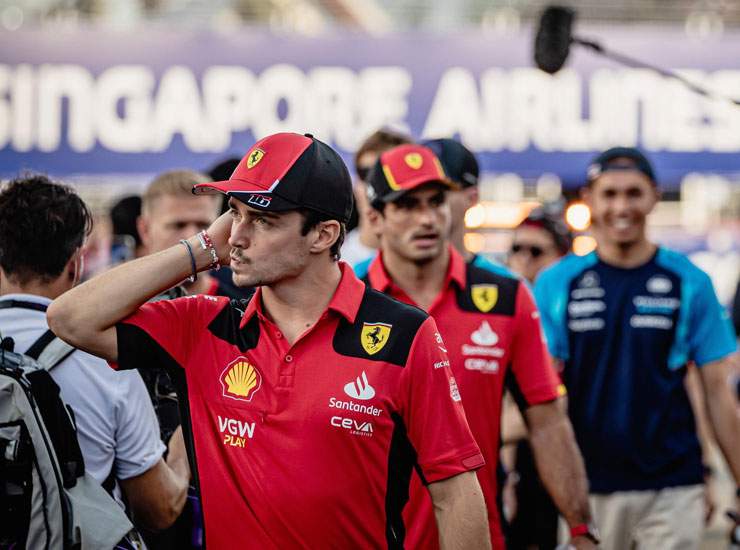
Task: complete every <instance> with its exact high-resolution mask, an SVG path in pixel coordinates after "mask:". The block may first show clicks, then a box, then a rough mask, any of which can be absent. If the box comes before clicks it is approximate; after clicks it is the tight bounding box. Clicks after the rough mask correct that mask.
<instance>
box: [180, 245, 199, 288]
mask: <svg viewBox="0 0 740 550" xmlns="http://www.w3.org/2000/svg"><path fill="white" fill-rule="evenodd" d="M180 244H184V245H185V248H186V249H187V251H188V254H189V255H190V268H191V269H192V270H193V274H192V275H191V276H190V277H188V278H187V281H188V282H189V283H194V282H195V281H197V280H198V270H197V269H195V255H194V254H193V249H192V248H191V246H190V243H189V242H188V241H186V240H185V239H180Z"/></svg>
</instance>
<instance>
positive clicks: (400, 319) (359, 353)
mask: <svg viewBox="0 0 740 550" xmlns="http://www.w3.org/2000/svg"><path fill="white" fill-rule="evenodd" d="M427 317H429V316H428V315H427V314H426V313H424V312H423V311H422V310H420V309H419V308H417V307H414V306H410V305H407V304H403V303H401V302H399V301H397V300H394V299H393V298H391V297H389V296H386V295H385V294H383V293H382V292H378V291H377V290H373V289H371V288H370V287H369V286H368V287H365V295H364V296H363V298H362V303H361V304H360V309H359V310H358V312H357V317H356V318H355V322H354V323H349V322H348V321H347V320H346V319H345V318H344V317H342V318H341V319H340V320H339V325H338V326H337V331H336V332H335V333H334V341H333V342H332V344H333V346H334V351H335V352H337V353H338V354H339V355H346V356H348V357H360V358H361V359H368V360H370V361H384V362H387V363H393V364H394V365H398V366H399V367H403V366H405V365H406V361H407V359H408V357H409V351H411V344H413V342H414V338H415V337H416V333H417V332H418V331H419V327H421V325H422V323H424V321H426V319H427ZM363 329H364V330H363ZM371 352H372V353H371Z"/></svg>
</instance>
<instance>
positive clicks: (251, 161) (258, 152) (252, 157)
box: [247, 148, 265, 169]
mask: <svg viewBox="0 0 740 550" xmlns="http://www.w3.org/2000/svg"><path fill="white" fill-rule="evenodd" d="M264 156H265V152H264V151H263V150H262V149H259V148H257V149H255V150H254V151H252V152H251V153H249V157H248V158H247V169H250V168H254V167H255V166H257V165H258V164H259V163H260V161H261V160H262V158H263V157H264Z"/></svg>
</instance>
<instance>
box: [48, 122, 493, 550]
mask: <svg viewBox="0 0 740 550" xmlns="http://www.w3.org/2000/svg"><path fill="white" fill-rule="evenodd" d="M196 191H197V192H213V191H217V192H222V193H225V194H227V195H228V196H229V207H230V210H229V212H228V213H226V214H225V215H223V216H221V217H220V218H219V219H218V220H216V221H215V222H214V223H213V224H212V225H211V226H210V227H209V228H208V230H206V231H203V232H201V233H199V234H197V235H194V236H192V237H190V238H189V239H184V240H183V241H181V243H180V244H178V245H176V246H173V247H171V248H169V249H167V250H164V251H162V252H159V253H156V254H153V255H151V256H147V257H144V258H141V259H138V260H135V261H133V262H130V263H128V264H124V265H122V266H120V267H118V268H116V269H113V270H111V271H108V272H106V273H104V274H102V275H100V276H99V277H96V278H94V279H91V280H90V281H88V282H87V283H85V284H83V285H82V286H81V287H79V289H80V290H79V291H74V292H69V293H67V294H65V295H63V296H61V297H60V298H59V299H58V300H57V301H55V302H54V303H53V304H52V306H51V307H50V308H49V312H48V318H49V322H50V325H51V327H52V328H53V329H54V331H55V332H56V333H57V334H58V335H59V336H60V337H62V338H63V339H65V340H67V341H69V342H73V343H74V345H76V346H78V347H80V348H82V349H85V350H87V351H89V352H91V353H94V354H96V355H99V356H101V357H103V358H105V359H107V360H108V361H109V362H110V363H111V364H112V366H114V368H119V369H125V368H132V367H141V366H143V365H154V364H160V365H165V366H166V368H167V369H168V370H169V371H170V373H171V375H173V376H176V377H178V378H179V379H180V380H182V381H183V382H184V383H185V385H186V386H187V396H186V397H187V406H188V410H189V412H190V422H191V424H192V433H191V435H190V437H189V438H188V439H189V444H190V450H191V453H190V454H191V459H192V460H193V461H194V467H193V472H194V473H196V474H197V480H198V483H199V487H200V491H201V496H202V502H203V511H204V521H205V533H206V535H205V536H206V543H207V545H208V546H209V547H211V548H258V549H263V548H299V547H300V548H381V547H385V548H403V546H404V538H405V526H404V524H403V520H402V510H403V507H404V505H405V503H406V501H407V500H408V490H409V480H410V478H411V472H412V470H413V469H416V470H417V471H418V472H420V474H421V475H423V476H424V478H425V480H426V482H427V483H428V487H429V493H430V495H431V498H432V501H433V502H434V506H435V511H436V518H437V524H438V527H439V532H440V543H441V545H442V547H443V548H488V547H490V542H489V536H488V530H487V528H486V512H485V504H484V501H483V496H482V493H481V489H480V486H479V484H478V481H477V479H476V475H475V473H474V470H475V469H477V468H479V467H481V466H482V465H483V458H482V456H481V453H480V450H479V449H478V447H477V445H476V443H475V441H474V440H473V437H472V435H471V433H470V430H469V428H468V425H467V422H466V420H465V415H464V412H463V409H462V406H461V403H460V397H459V393H458V391H457V386H456V383H455V380H454V378H453V377H452V374H451V372H450V370H449V367H448V366H446V365H447V364H448V358H447V356H446V353H445V350H444V343H443V342H442V340H441V338H440V337H439V334H438V333H437V328H436V325H435V323H434V320H433V319H432V318H431V317H429V316H428V315H426V314H425V313H423V312H422V311H420V310H418V309H416V308H412V307H409V306H407V305H404V304H401V303H400V302H396V301H394V300H392V299H390V298H388V297H386V296H384V295H382V294H380V293H377V292H374V291H371V290H369V289H366V287H365V285H363V284H362V282H361V281H359V280H358V279H357V278H356V277H355V275H354V274H353V273H352V271H351V270H350V269H349V267H348V266H347V264H345V263H343V262H337V261H336V260H337V259H338V257H339V246H340V244H341V241H342V238H343V234H344V224H345V223H346V221H347V219H348V217H349V214H350V211H351V207H352V187H351V180H350V176H349V173H348V172H347V169H346V167H345V166H344V163H343V162H342V160H341V158H340V157H339V156H338V155H337V153H335V152H334V151H333V150H332V149H331V148H330V147H328V146H327V145H325V144H324V143H322V142H321V141H319V140H317V139H315V138H313V137H312V136H310V135H308V134H307V135H299V134H287V133H283V134H275V135H272V136H268V137H266V138H264V139H262V140H260V141H258V142H257V143H256V144H255V145H254V146H253V147H252V148H251V149H250V150H249V151H248V152H247V154H246V155H245V156H244V158H243V159H242V161H241V162H240V163H239V166H238V167H237V169H236V170H235V172H234V174H233V175H232V176H231V178H230V179H229V180H228V181H222V182H215V183H205V184H199V185H197V186H196ZM227 263H229V264H230V266H231V269H232V270H233V272H234V282H235V283H236V284H237V285H238V286H256V287H257V290H256V292H255V294H254V295H253V297H252V298H251V299H250V300H241V301H231V302H230V301H229V300H228V299H227V298H224V297H212V296H188V297H185V298H180V299H176V300H170V301H160V302H153V303H146V301H147V300H148V299H149V298H150V297H152V296H154V295H155V294H157V293H159V292H161V291H162V290H164V289H166V288H169V287H171V286H172V285H174V284H175V283H177V282H179V281H181V280H182V279H184V278H186V277H191V278H195V277H197V275H198V273H199V272H202V271H205V270H207V269H216V268H218V267H219V266H220V265H222V264H227ZM435 365H439V366H440V368H435Z"/></svg>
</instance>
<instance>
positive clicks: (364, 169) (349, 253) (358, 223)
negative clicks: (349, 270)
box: [342, 128, 413, 265]
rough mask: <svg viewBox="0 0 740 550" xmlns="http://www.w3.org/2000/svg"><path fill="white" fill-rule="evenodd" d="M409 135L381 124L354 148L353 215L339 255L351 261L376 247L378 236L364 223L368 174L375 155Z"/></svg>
mask: <svg viewBox="0 0 740 550" xmlns="http://www.w3.org/2000/svg"><path fill="white" fill-rule="evenodd" d="M412 141H413V140H412V139H411V137H410V136H407V135H405V134H402V133H400V132H397V131H395V130H391V129H390V128H382V129H380V130H376V131H375V132H373V133H372V134H370V135H369V136H368V137H367V139H365V141H363V142H362V144H361V145H360V147H359V148H358V149H357V151H356V152H355V157H354V161H355V173H356V174H357V178H356V179H355V182H354V188H353V189H354V196H355V204H354V209H353V211H352V217H351V218H350V221H349V223H348V225H347V238H346V239H345V241H344V244H343V245H342V259H343V260H344V261H345V262H347V263H348V264H350V265H356V264H358V263H360V262H362V261H365V260H368V259H372V257H373V256H374V255H375V253H376V251H377V249H378V236H377V235H376V234H375V233H373V230H372V228H371V227H370V225H369V224H368V223H367V212H368V209H369V208H370V205H369V204H368V202H367V184H366V180H367V176H368V174H369V173H370V170H372V168H373V166H375V162H376V161H377V160H378V156H379V155H380V154H381V153H383V152H384V151H387V150H388V149H391V148H393V147H396V146H398V145H402V144H404V143H411V142H412Z"/></svg>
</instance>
